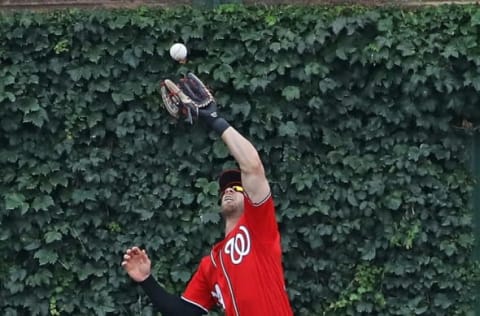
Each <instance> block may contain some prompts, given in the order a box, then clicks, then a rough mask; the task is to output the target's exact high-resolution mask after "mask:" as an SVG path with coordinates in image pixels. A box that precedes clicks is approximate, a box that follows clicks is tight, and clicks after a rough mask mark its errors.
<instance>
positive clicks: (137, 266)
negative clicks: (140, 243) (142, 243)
mask: <svg viewBox="0 0 480 316" xmlns="http://www.w3.org/2000/svg"><path fill="white" fill-rule="evenodd" d="M122 267H123V268H124V269H125V271H127V273H128V275H129V276H130V277H131V278H132V279H133V280H134V281H135V282H142V281H144V280H145V279H147V278H148V277H149V275H150V272H151V262H150V259H149V258H148V255H147V253H146V252H145V250H141V249H140V248H138V247H132V248H129V249H127V251H125V254H124V255H123V261H122Z"/></svg>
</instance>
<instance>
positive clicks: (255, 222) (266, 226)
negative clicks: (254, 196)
mask: <svg viewBox="0 0 480 316" xmlns="http://www.w3.org/2000/svg"><path fill="white" fill-rule="evenodd" d="M244 207H245V213H244V214H245V220H246V221H247V223H248V226H249V227H250V229H251V230H252V232H253V233H254V234H255V235H256V236H257V237H258V238H260V239H261V240H262V241H264V242H277V241H278V240H279V236H280V234H279V232H278V224H277V219H276V217H275V205H274V202H273V198H272V195H271V194H269V195H268V196H267V197H266V198H265V200H263V201H262V202H260V203H252V202H251V201H250V199H249V198H248V197H247V196H246V197H245V203H244Z"/></svg>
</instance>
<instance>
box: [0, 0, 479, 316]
mask: <svg viewBox="0 0 480 316" xmlns="http://www.w3.org/2000/svg"><path fill="white" fill-rule="evenodd" d="M479 34H480V8H479V7H478V6H463V7H456V6H445V7H438V8H422V9H417V10H403V9H400V8H384V9H375V8H362V7H354V8H343V7H328V8H326V7H294V6H286V7H272V8H269V7H249V8H246V7H241V6H232V5H227V6H222V7H219V8H217V9H215V10H209V11H207V10H206V11H199V10H194V9H190V8H175V9H155V10H153V9H145V8H142V9H137V10H130V11H129V10H114V11H79V10H68V11H57V12H43V13H29V12H21V13H20V12H19V13H14V12H12V13H3V14H2V15H1V16H0V63H1V67H0V194H1V195H0V225H1V229H0V255H1V258H2V259H1V260H0V298H1V299H0V311H1V314H2V315H5V316H18V315H151V314H152V310H151V307H150V304H149V302H148V300H147V299H146V297H145V295H144V294H143V292H142V291H141V290H140V289H139V288H138V287H136V286H134V285H133V284H132V282H130V281H129V279H128V277H127V276H126V274H125V273H124V271H123V270H122V269H121V267H120V262H121V257H122V253H123V251H124V250H125V249H126V248H127V247H129V246H132V245H140V246H142V247H146V249H147V250H148V252H149V253H150V255H151V257H152V260H153V263H154V271H155V274H156V276H157V277H158V279H159V280H161V282H162V283H163V285H165V286H166V288H167V289H169V290H170V291H173V292H176V293H179V294H180V293H181V291H182V290H183V288H184V285H185V283H186V282H187V281H188V280H189V278H190V275H191V273H192V271H193V270H194V269H195V267H196V264H197V263H198V261H199V259H200V258H201V256H202V255H204V254H206V253H208V251H209V247H210V245H212V244H213V243H214V242H215V241H216V240H218V239H219V238H221V236H222V230H223V227H222V223H221V219H220V217H219V215H218V210H217V208H218V205H217V195H216V193H217V184H216V179H215V178H216V176H217V175H218V173H219V172H220V171H221V170H222V169H223V168H226V167H231V166H233V165H234V162H233V161H232V159H231V158H230V157H229V155H228V152H227V149H226V147H225V146H224V145H223V143H222V142H221V141H220V140H219V139H218V137H217V136H215V135H214V134H213V133H211V132H210V133H209V132H208V131H206V129H204V128H203V127H202V126H199V125H195V126H188V125H187V124H185V123H183V122H174V121H173V120H172V119H171V118H170V117H169V116H168V115H167V112H166V111H165V110H164V109H163V108H162V105H161V102H160V98H159V94H158V83H159V81H160V80H161V79H163V78H167V77H169V78H179V77H180V76H181V74H182V73H185V72H186V71H187V70H193V71H194V72H195V73H196V74H197V75H198V76H199V77H200V78H202V79H203V80H204V81H206V82H208V83H209V84H210V86H211V88H212V89H213V90H214V91H215V94H216V96H217V98H218V100H219V102H220V104H221V105H222V106H221V112H222V113H223V114H224V116H225V117H226V118H227V119H228V120H229V121H230V122H231V123H232V124H233V125H234V126H235V127H236V128H237V129H238V130H240V131H241V132H242V133H243V134H244V135H246V136H247V137H248V138H250V139H251V140H252V141H253V142H254V143H255V145H256V146H257V148H258V149H259V151H260V154H261V156H262V158H263V160H264V163H265V166H266V169H267V172H268V175H269V179H270V180H271V184H272V190H273V194H274V196H275V198H276V204H277V210H278V217H279V221H280V223H281V224H280V225H281V230H282V236H283V240H282V242H283V247H284V248H283V249H284V264H285V270H286V278H287V284H288V290H289V294H290V296H291V299H292V303H293V306H294V309H295V314H296V315H300V316H301V315H311V316H314V315H466V314H467V311H469V310H471V309H472V308H473V307H472V306H473V300H474V299H475V294H474V293H475V292H474V287H475V285H477V284H478V280H479V265H478V263H475V262H473V261H472V259H471V252H472V247H473V245H474V238H473V234H472V214H473V213H472V212H473V210H472V209H471V207H470V200H471V193H472V187H473V181H472V177H471V174H470V173H469V170H468V165H469V161H467V159H468V157H469V156H470V152H469V147H468V144H469V143H470V141H471V139H470V138H471V134H472V131H473V130H474V128H475V126H478V123H479V122H480V106H479V91H480V84H479V83H480V72H479V65H480V41H479ZM177 41H182V42H185V43H186V44H187V46H188V48H189V49H190V60H189V62H188V63H187V64H186V65H179V64H177V63H175V62H173V61H172V60H171V59H170V57H169V56H168V48H169V47H170V45H171V44H172V43H174V42H177ZM476 211H477V212H478V210H476ZM213 314H215V313H213ZM215 315H217V314H215Z"/></svg>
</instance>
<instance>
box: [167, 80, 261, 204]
mask: <svg viewBox="0 0 480 316" xmlns="http://www.w3.org/2000/svg"><path fill="white" fill-rule="evenodd" d="M162 89H163V90H162V91H163V92H162V98H163V100H164V103H165V107H166V108H167V110H169V113H170V114H171V115H172V116H174V117H177V118H178V116H179V113H187V114H188V115H187V117H188V120H189V121H190V122H192V117H199V118H200V119H201V120H202V121H203V122H205V123H206V124H207V125H208V126H209V127H210V128H211V129H212V130H214V131H215V132H217V133H218V135H220V136H221V137H222V139H223V141H224V142H225V144H226V145H227V147H228V149H229V150H230V153H231V154H232V156H233V157H234V158H235V160H236V161H237V163H238V164H239V167H240V171H241V174H242V184H243V187H244V188H245V191H246V192H247V194H248V196H249V198H250V200H251V201H252V202H253V203H258V202H261V201H263V200H264V199H265V198H266V197H267V195H268V194H269V193H270V187H269V185H268V181H267V179H266V177H265V172H264V168H263V165H262V162H261V160H260V157H259V155H258V152H257V150H256V149H255V147H254V146H253V145H252V143H251V142H250V141H248V140H247V139H246V138H245V137H243V136H242V135H241V134H240V133H239V132H238V131H237V130H235V128H233V127H231V126H230V124H229V123H228V122H227V121H226V120H225V119H224V118H223V117H221V116H220V115H218V113H217V103H216V101H215V98H214V97H213V95H212V94H211V93H210V91H209V90H208V89H207V88H206V87H205V85H204V84H203V82H202V81H201V80H200V79H198V78H197V77H196V76H195V75H194V74H192V73H188V74H187V75H186V76H185V78H183V79H182V80H181V81H180V82H179V83H178V86H177V85H176V84H174V83H173V82H172V81H170V80H165V81H164V82H163V84H162Z"/></svg>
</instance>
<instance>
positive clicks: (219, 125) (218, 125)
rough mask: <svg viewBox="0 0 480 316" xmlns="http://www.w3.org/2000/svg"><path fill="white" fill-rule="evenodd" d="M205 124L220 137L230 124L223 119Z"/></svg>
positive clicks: (219, 118) (218, 118)
mask: <svg viewBox="0 0 480 316" xmlns="http://www.w3.org/2000/svg"><path fill="white" fill-rule="evenodd" d="M207 124H208V125H209V126H210V128H211V129H212V130H214V131H215V132H216V133H217V134H218V135H220V136H221V135H222V134H223V132H225V130H226V129H227V128H229V127H230V124H229V123H228V122H227V121H226V120H225V119H224V118H223V117H217V118H215V119H214V120H212V121H210V122H207Z"/></svg>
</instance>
